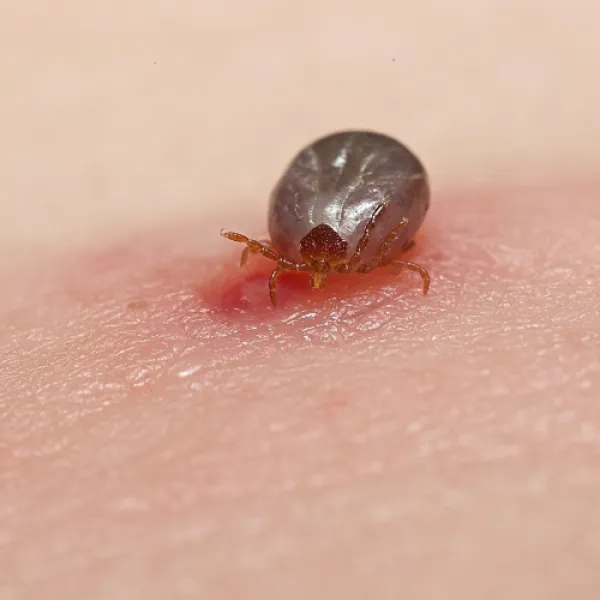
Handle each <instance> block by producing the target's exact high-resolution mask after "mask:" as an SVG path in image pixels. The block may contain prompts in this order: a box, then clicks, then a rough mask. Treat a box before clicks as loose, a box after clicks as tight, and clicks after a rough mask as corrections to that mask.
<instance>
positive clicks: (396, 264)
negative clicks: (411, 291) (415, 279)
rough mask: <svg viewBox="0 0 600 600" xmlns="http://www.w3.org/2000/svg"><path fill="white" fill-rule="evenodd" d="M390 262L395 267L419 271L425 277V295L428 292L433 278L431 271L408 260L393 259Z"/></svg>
mask: <svg viewBox="0 0 600 600" xmlns="http://www.w3.org/2000/svg"><path fill="white" fill-rule="evenodd" d="M388 264H389V265H391V266H393V267H400V268H404V267H406V268H407V269H410V270H411V271H414V272H415V273H418V274H419V275H420V276H421V278H422V279H423V295H424V296H425V295H426V294H427V292H428V291H429V284H430V283H431V278H430V277H429V273H428V272H427V271H426V270H425V269H424V268H423V267H421V266H420V265H417V264H415V263H412V262H407V261H405V260H391V261H390V262H389V263H388Z"/></svg>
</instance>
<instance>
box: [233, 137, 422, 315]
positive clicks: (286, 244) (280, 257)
mask: <svg viewBox="0 0 600 600" xmlns="http://www.w3.org/2000/svg"><path fill="white" fill-rule="evenodd" d="M428 209H429V182H428V177H427V173H426V171H425V168H424V167H423V165H422V164H421V161H420V160H419V159H418V158H417V157H416V156H415V155H414V154H413V153H412V152H411V151H410V150H409V149H408V148H407V147H406V146H404V145H403V144H401V143H400V142H398V141H397V140H395V139H393V138H390V137H388V136H386V135H382V134H379V133H374V132H370V131H343V132H339V133H334V134H331V135H328V136H325V137H322V138H320V139H318V140H316V141H315V142H313V143H312V144H310V145H308V146H306V147H305V148H303V149H302V150H300V152H299V153H298V154H297V155H296V156H295V157H294V158H293V160H292V162H291V163H290V164H289V166H288V168H287V170H286V171H285V172H284V174H283V175H282V176H281V178H280V180H279V181H278V183H277V185H276V186H275V189H274V190H273V192H272V194H271V199H270V203H269V213H268V228H269V235H270V241H259V240H253V239H250V238H249V237H247V236H245V235H243V234H241V233H234V232H232V231H227V232H224V231H222V232H221V235H222V236H223V237H226V238H227V239H229V240H232V241H234V242H240V243H242V244H245V245H246V247H245V248H244V250H243V252H242V258H241V265H242V266H243V265H244V264H245V263H246V261H247V259H248V255H249V254H250V253H259V254H262V255H263V256H265V257H266V258H269V259H271V260H273V261H275V262H276V263H277V266H276V267H275V270H274V271H273V272H272V273H271V277H270V279H269V295H270V297H271V302H272V303H273V305H274V306H275V305H276V304H277V279H278V278H279V276H280V275H281V273H283V272H284V271H306V272H309V273H310V274H311V285H312V287H313V289H321V288H322V287H323V285H324V284H325V280H326V279H327V276H328V274H329V273H330V272H332V271H333V272H336V273H369V272H370V271H372V270H373V269H375V268H377V267H383V266H388V265H391V266H396V267H401V268H406V269H410V270H411V271H415V272H417V273H419V275H420V276H421V277H422V279H423V293H424V294H426V293H427V291H428V290H429V283H430V278H429V274H428V273H427V271H426V270H425V269H424V268H423V267H421V266H419V265H417V264H415V263H412V262H408V261H405V260H399V259H397V256H398V255H400V254H402V253H403V252H406V251H407V250H409V249H410V248H412V247H413V246H414V244H415V242H414V241H413V237H414V235H415V234H416V233H417V231H418V229H419V228H420V227H421V225H422V223H423V220H424V219H425V215H426V213H427V210H428Z"/></svg>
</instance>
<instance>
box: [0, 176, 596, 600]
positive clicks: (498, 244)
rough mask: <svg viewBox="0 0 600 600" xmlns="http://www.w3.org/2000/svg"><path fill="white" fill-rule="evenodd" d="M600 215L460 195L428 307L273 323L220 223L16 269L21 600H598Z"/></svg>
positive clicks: (9, 541) (554, 202) (2, 580)
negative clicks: (570, 598)
mask: <svg viewBox="0 0 600 600" xmlns="http://www.w3.org/2000/svg"><path fill="white" fill-rule="evenodd" d="M597 193H598V189H597V187H594V186H591V187H580V188H576V187H574V186H572V185H569V186H565V187H564V188H561V187H554V188H550V187H548V188H544V189H537V190H536V189H524V188H519V189H503V190H484V189H479V190H470V191H460V192H457V193H455V194H448V193H447V194H444V193H438V194H436V199H437V201H436V204H435V210H433V209H432V211H431V214H430V215H429V216H428V219H427V223H426V225H425V226H424V228H423V229H422V231H421V232H420V233H419V235H418V236H417V240H418V243H417V245H416V247H415V248H414V250H412V251H411V253H410V256H411V260H413V259H414V260H416V261H418V262H419V264H422V265H423V266H424V267H425V268H426V269H428V270H429V271H430V272H431V274H432V278H433V279H434V281H435V285H434V286H432V288H431V291H430V294H429V295H428V296H425V297H423V296H422V294H421V290H420V289H418V287H415V285H414V280H413V277H410V276H409V275H410V274H408V273H402V274H400V275H398V274H396V273H393V272H390V271H389V270H388V269H377V270H375V271H373V272H372V273H370V274H366V275H365V276H364V277H358V278H354V277H346V276H343V275H335V274H332V275H331V277H330V278H329V280H328V284H327V286H326V287H325V289H324V290H323V291H322V292H321V293H319V294H316V293H313V292H312V291H311V290H310V287H309V286H308V285H307V282H306V274H302V273H284V274H283V275H282V276H281V278H280V282H279V295H280V296H279V299H280V305H279V306H278V309H277V310H273V308H272V307H271V306H270V303H269V298H268V296H267V294H265V284H266V281H267V279H268V277H269V273H270V271H271V270H272V263H271V262H270V261H267V260H265V259H263V258H261V257H255V258H254V260H253V261H252V264H251V265H249V266H248V267H247V270H246V269H244V270H240V269H239V268H238V266H237V262H238V255H237V252H235V253H234V252H233V250H234V248H230V247H229V246H227V245H225V247H223V244H222V240H221V242H220V241H219V237H218V230H219V225H218V223H216V222H215V223H212V224H211V223H208V222H200V223H198V224H196V225H194V226H189V227H188V228H186V229H185V230H176V231H175V230H171V231H162V232H153V233H152V234H150V233H147V234H144V235H142V234H141V233H140V235H137V236H134V237H129V238H128V241H127V243H126V244H124V245H121V246H116V247H113V248H108V249H105V250H102V251H100V252H97V251H94V252H92V251H91V250H90V249H87V250H86V248H78V249H77V251H74V252H73V253H72V254H70V255H68V256H63V257H60V258H59V257H54V258H52V257H48V256H47V257H45V258H44V259H40V260H39V261H38V263H37V264H36V265H35V266H29V267H21V268H20V270H19V271H18V272H14V271H11V270H8V269H7V270H5V271H4V272H3V274H2V282H3V286H2V287H3V295H2V299H1V301H0V348H1V353H2V354H1V357H2V359H1V362H0V382H1V384H0V498H1V502H0V565H1V566H2V569H0V597H6V598H13V597H19V598H27V599H38V598H40V599H41V598H48V597H53V598H82V597H86V598H111V599H112V600H121V599H125V598H127V599H128V600H136V599H138V598H140V599H141V598H144V599H164V598H184V597H190V596H189V594H190V590H191V591H192V592H193V594H192V595H193V597H196V598H201V597H214V598H249V599H259V598H265V597H278V598H286V599H289V600H296V599H300V598H302V599H305V598H319V597H323V596H322V594H323V590H325V589H326V590H327V594H328V596H327V597H331V598H350V599H354V598H363V597H367V596H369V594H371V593H373V592H376V594H375V595H376V596H377V597H378V598H397V597H398V593H400V592H404V591H406V592H407V594H408V595H409V596H411V597H415V598H427V597H459V596H460V597H461V598H483V597H494V596H493V594H494V593H495V590H498V589H510V590H512V591H511V594H512V596H511V597H513V598H517V599H519V600H521V599H525V598H531V597H538V598H541V597H543V598H562V597H566V594H567V593H568V592H569V591H572V590H575V589H579V590H583V591H584V592H585V593H584V594H583V595H580V596H579V597H586V598H595V597H597V596H598V594H599V593H600V581H599V577H598V571H597V564H598V544H599V538H598V535H599V534H598V531H600V508H598V502H597V498H598V495H599V493H600V470H599V469H598V460H599V458H598V457H599V455H600V409H599V408H598V406H599V405H598V401H597V400H598V389H599V386H600V369H599V367H598V357H599V354H598V348H599V347H600V318H599V314H598V297H600V284H599V283H598V282H599V281H600V266H599V265H600V246H599V244H598V239H600V208H599V205H598V203H597V201H596V198H597ZM567 196H568V201H567V200H566V198H567ZM567 205H568V210H565V206H567ZM222 218H223V217H221V218H220V219H219V223H220V222H222ZM227 218H228V219H230V220H231V222H232V226H236V223H235V215H234V214H231V215H227ZM242 224H243V223H242ZM256 224H257V226H256V227H255V231H256V233H257V234H260V233H261V232H260V230H259V227H258V226H259V224H260V218H259V217H258V216H257V219H256ZM213 239H214V242H212V241H208V240H213ZM548 564H552V565H553V566H554V567H553V569H551V570H550V571H548V569H547V565H548ZM499 565H501V568H499ZM577 586H580V587H577ZM523 590H525V591H523ZM392 591H393V593H392ZM521 592H522V593H521ZM586 594H588V595H587V596H586ZM400 595H402V594H400Z"/></svg>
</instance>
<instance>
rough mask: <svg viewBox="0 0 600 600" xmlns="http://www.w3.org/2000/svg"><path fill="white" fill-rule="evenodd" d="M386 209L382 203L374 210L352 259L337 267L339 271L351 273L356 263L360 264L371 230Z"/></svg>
mask: <svg viewBox="0 0 600 600" xmlns="http://www.w3.org/2000/svg"><path fill="white" fill-rule="evenodd" d="M384 210H385V204H380V205H379V206H378V207H377V208H376V209H375V211H374V212H373V215H372V216H371V218H370V219H369V221H368V222H367V225H366V227H365V231H364V233H363V234H362V237H361V238H360V240H358V244H357V245H356V250H355V251H354V254H353V255H352V257H351V258H350V260H349V261H348V262H347V263H344V264H341V265H338V266H337V267H336V268H335V270H336V271H337V272H338V273H351V272H352V271H354V269H355V268H356V265H358V263H359V262H360V256H361V254H362V253H363V250H364V249H365V248H366V247H367V244H368V243H369V238H370V236H371V232H372V231H373V228H374V227H375V223H376V222H377V218H378V217H379V216H380V215H381V213H382V212H383V211H384Z"/></svg>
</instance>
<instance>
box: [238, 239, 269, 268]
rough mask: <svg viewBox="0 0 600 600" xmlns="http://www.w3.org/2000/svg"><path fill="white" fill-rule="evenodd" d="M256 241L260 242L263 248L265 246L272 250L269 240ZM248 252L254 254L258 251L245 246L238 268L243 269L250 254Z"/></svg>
mask: <svg viewBox="0 0 600 600" xmlns="http://www.w3.org/2000/svg"><path fill="white" fill-rule="evenodd" d="M257 241H258V242H260V243H261V244H262V245H263V246H266V247H267V248H270V249H271V250H272V248H271V243H270V240H257ZM250 252H252V253H255V252H258V250H252V249H250V247H249V246H246V247H245V248H244V251H243V252H242V257H241V258H240V267H243V266H244V265H245V264H246V263H247V262H248V255H249V254H250Z"/></svg>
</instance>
